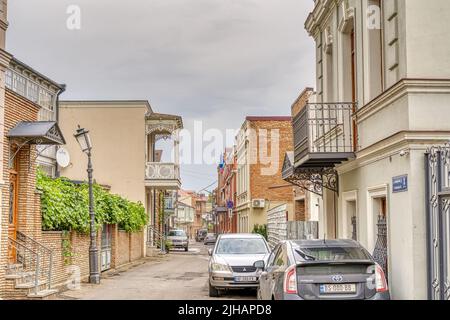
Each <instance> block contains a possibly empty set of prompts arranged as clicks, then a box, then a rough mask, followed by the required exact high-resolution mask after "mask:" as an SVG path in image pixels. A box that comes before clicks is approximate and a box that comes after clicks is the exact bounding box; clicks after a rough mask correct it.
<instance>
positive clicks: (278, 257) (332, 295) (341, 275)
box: [254, 240, 390, 300]
mask: <svg viewBox="0 0 450 320" xmlns="http://www.w3.org/2000/svg"><path fill="white" fill-rule="evenodd" d="M254 266H255V267H257V268H258V269H260V270H261V273H260V279H259V288H258V299H262V300H317V299H321V300H389V299H390V295H389V290H388V285H387V281H386V278H385V275H384V272H383V270H382V268H381V267H380V266H379V265H378V264H377V263H376V262H375V261H374V260H373V258H372V256H371V255H370V254H369V253H368V252H367V250H366V249H364V248H363V247H362V246H361V245H360V244H359V243H358V242H356V241H353V240H294V241H282V242H280V243H279V244H278V245H277V246H275V248H274V250H273V251H272V252H271V254H270V255H269V257H268V259H267V260H265V261H263V260H260V261H257V262H255V264H254Z"/></svg>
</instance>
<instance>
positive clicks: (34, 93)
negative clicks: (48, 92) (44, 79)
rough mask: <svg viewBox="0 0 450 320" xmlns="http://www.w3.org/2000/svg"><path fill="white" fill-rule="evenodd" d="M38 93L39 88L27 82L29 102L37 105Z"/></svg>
mask: <svg viewBox="0 0 450 320" xmlns="http://www.w3.org/2000/svg"><path fill="white" fill-rule="evenodd" d="M38 92H39V88H38V85H37V84H35V83H33V82H31V81H28V82H27V98H28V99H29V100H31V101H33V102H34V103H38Z"/></svg>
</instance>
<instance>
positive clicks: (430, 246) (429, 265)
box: [424, 152, 433, 300]
mask: <svg viewBox="0 0 450 320" xmlns="http://www.w3.org/2000/svg"><path fill="white" fill-rule="evenodd" d="M424 158H425V159H424V160H425V181H426V184H427V186H426V188H425V208H426V228H427V231H426V235H427V294H428V300H432V299H433V284H432V282H433V275H432V274H433V266H432V263H431V261H432V255H431V252H432V250H433V241H432V232H431V217H430V214H431V211H430V203H429V201H430V186H429V185H430V182H429V181H430V168H429V161H430V153H429V152H426V153H425V157H424Z"/></svg>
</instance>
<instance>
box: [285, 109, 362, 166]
mask: <svg viewBox="0 0 450 320" xmlns="http://www.w3.org/2000/svg"><path fill="white" fill-rule="evenodd" d="M355 109H356V104H355V103H310V104H307V105H306V106H305V107H304V108H303V109H302V110H301V111H300V112H299V113H298V114H297V115H296V116H295V117H294V119H293V127H294V146H295V161H298V160H299V159H302V158H303V157H304V156H306V155H307V154H308V153H351V152H354V151H355V150H354V146H355V144H356V138H357V137H355V133H354V130H353V127H354V126H353V113H354V110H355Z"/></svg>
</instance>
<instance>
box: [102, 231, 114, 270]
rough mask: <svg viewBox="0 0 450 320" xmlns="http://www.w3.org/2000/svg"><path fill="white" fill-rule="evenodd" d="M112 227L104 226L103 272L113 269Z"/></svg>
mask: <svg viewBox="0 0 450 320" xmlns="http://www.w3.org/2000/svg"><path fill="white" fill-rule="evenodd" d="M111 243H112V226H111V225H110V224H104V225H103V228H102V247H101V271H105V270H108V269H110V268H111Z"/></svg>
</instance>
